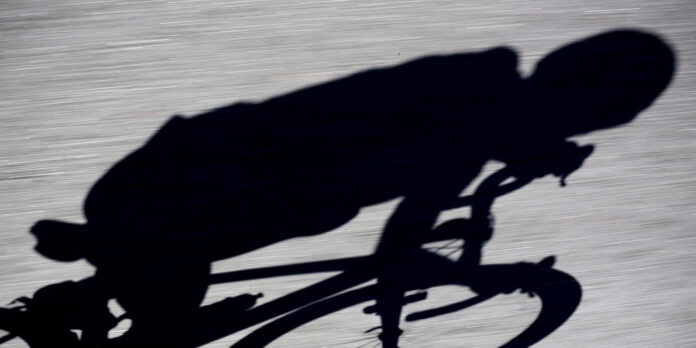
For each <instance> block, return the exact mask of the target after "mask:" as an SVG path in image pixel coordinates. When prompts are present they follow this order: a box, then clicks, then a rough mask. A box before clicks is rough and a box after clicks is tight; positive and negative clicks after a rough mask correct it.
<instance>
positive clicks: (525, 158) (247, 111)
mask: <svg viewBox="0 0 696 348" xmlns="http://www.w3.org/2000/svg"><path fill="white" fill-rule="evenodd" d="M673 69H674V57H673V54H672V51H671V49H670V48H669V47H668V46H667V45H666V44H665V43H664V42H662V41H661V40H660V39H659V38H657V37H656V36H653V35H651V34H646V33H642V32H638V31H629V30H622V31H612V32H609V33H605V34H601V35H598V36H594V37H590V38H588V39H585V40H583V41H579V42H576V43H573V44H570V45H567V46H564V47H562V48H560V49H558V50H556V51H554V52H552V53H551V54H549V55H548V56H546V57H545V58H544V59H542V60H541V61H540V62H539V63H538V65H537V67H536V69H535V71H534V73H533V75H532V76H531V77H530V78H527V79H522V78H521V77H520V75H519V73H518V71H517V57H516V54H515V52H514V51H512V50H510V49H508V48H495V49H492V50H489V51H485V52H480V53H468V54H455V55H447V56H431V57H426V58H422V59H417V60H414V61H410V62H407V63H405V64H402V65H398V66H394V67H390V68H383V69H375V70H369V71H366V72H361V73H358V74H355V75H351V76H348V77H345V78H342V79H339V80H336V81H331V82H328V83H324V84H320V85H317V86H313V87H310V88H306V89H302V90H299V91H296V92H293V93H290V94H286V95H282V96H279V97H276V98H272V99H270V100H267V101H265V102H262V103H258V104H251V103H238V104H234V105H231V106H227V107H223V108H220V109H217V110H213V111H211V112H208V113H205V114H202V115H198V116H195V117H192V118H183V117H179V116H176V117H174V118H172V119H171V120H169V121H168V122H167V123H166V124H165V125H164V126H162V128H161V129H160V130H159V131H158V132H157V133H156V134H155V135H154V136H153V137H152V138H151V139H150V140H149V141H148V142H147V143H146V144H145V145H144V146H143V147H142V148H140V149H138V150H137V151H135V152H133V153H132V154H130V155H129V156H127V157H126V158H124V159H123V160H122V161H120V162H118V163H117V164H116V165H114V167H113V168H111V169H110V170H109V171H108V172H107V173H106V174H105V175H104V176H103V177H102V178H101V179H100V180H99V181H98V182H97V183H96V184H95V185H94V187H93V188H92V190H91V191H90V193H89V195H88V197H87V199H86V201H85V205H84V210H85V214H86V217H87V223H86V224H70V223H65V222H58V221H39V222H38V223H37V224H36V225H35V226H34V227H33V228H32V233H33V234H35V235H36V237H37V240H38V245H37V247H36V250H37V251H39V252H40V253H41V254H43V255H45V256H46V257H49V258H52V259H54V260H59V261H74V260H78V259H81V258H86V259H87V260H88V261H89V262H90V263H91V264H93V265H95V266H96V267H97V271H96V274H95V275H94V276H93V277H91V278H89V279H86V280H83V281H80V282H66V283H61V284H56V285H52V286H50V287H46V288H44V289H42V290H40V291H39V292H37V294H36V295H35V296H34V297H35V298H34V299H33V300H29V299H23V301H24V302H26V303H27V306H28V308H30V310H28V311H27V312H29V311H31V308H32V307H34V308H37V309H36V312H37V313H44V314H42V315H41V318H43V319H41V320H39V319H36V320H34V321H32V322H31V323H29V324H26V325H27V327H31V328H32V329H33V330H35V332H37V335H39V334H38V333H39V332H46V330H48V328H52V330H48V331H51V332H63V333H66V334H67V333H69V332H68V331H67V329H70V328H82V329H84V328H85V327H87V325H91V326H90V329H85V332H90V334H89V335H83V337H82V340H83V341H87V342H92V343H94V342H102V341H104V339H105V337H106V333H107V332H108V330H109V329H110V328H111V327H112V326H113V325H115V322H116V321H117V319H116V318H113V316H110V314H109V313H108V311H107V310H106V302H107V301H108V299H111V298H116V299H118V301H119V303H121V304H122V306H123V307H124V308H125V309H126V311H127V315H128V316H129V317H130V318H131V319H132V320H133V326H132V328H131V330H129V332H128V333H126V335H124V337H122V338H121V339H120V340H121V343H118V344H122V345H123V346H146V345H149V346H160V345H162V346H164V345H166V346H184V347H186V346H195V345H197V344H199V343H201V342H204V341H205V340H206V339H208V338H207V337H208V336H209V334H206V333H205V332H206V330H213V329H212V328H211V327H212V326H215V325H218V324H215V320H218V319H219V320H220V322H221V323H226V324H225V325H227V324H230V323H228V322H225V321H224V320H223V319H221V318H220V317H221V316H223V315H224V314H227V316H228V317H229V316H230V314H229V313H233V314H232V316H233V317H235V318H236V320H242V319H243V318H244V316H245V315H247V313H246V312H245V310H246V309H248V308H249V307H251V306H253V304H254V301H255V299H254V297H253V296H246V297H244V296H243V297H240V298H237V299H236V300H229V301H227V302H225V303H220V304H218V305H217V306H215V305H213V306H208V307H206V308H200V307H199V306H200V303H201V301H202V299H203V296H204V294H205V291H206V289H207V287H208V285H209V284H210V283H211V278H210V274H209V272H210V266H209V265H210V263H211V262H213V261H215V260H221V259H225V258H230V257H234V256H236V255H240V254H242V253H245V252H248V251H251V250H255V249H258V248H261V247H264V246H267V245H269V244H272V243H276V242H279V241H282V240H285V239H288V238H293V237H298V236H309V235H315V234H319V233H323V232H327V231H329V230H332V229H334V228H336V227H339V226H341V225H343V224H345V223H346V222H348V221H349V220H350V219H352V218H353V217H354V216H355V215H356V214H357V213H358V211H359V209H360V208H361V207H364V206H368V205H372V204H376V203H379V202H384V201H387V200H391V199H394V198H396V197H404V198H403V201H402V202H401V203H400V204H399V206H398V208H397V210H396V211H395V212H394V213H393V215H392V216H391V218H390V219H389V222H388V224H387V227H386V228H385V231H384V234H383V239H382V242H381V243H380V245H379V246H378V250H377V251H376V257H377V258H378V259H377V260H378V261H379V262H376V263H372V265H375V264H379V265H380V266H379V267H380V270H378V271H377V272H378V273H379V274H380V276H379V287H378V288H376V290H375V291H376V295H375V296H376V297H377V299H378V305H379V306H380V308H381V309H382V310H381V311H380V310H377V311H378V312H379V314H380V315H381V316H382V320H383V326H384V327H385V328H386V327H388V325H389V323H390V322H391V323H393V322H394V321H396V326H393V325H391V327H396V328H398V320H399V315H400V304H401V303H402V302H403V298H402V296H403V291H402V289H401V288H400V287H399V286H396V285H394V284H399V282H401V280H400V279H399V277H400V275H399V272H398V270H399V269H400V268H402V267H404V264H405V262H407V261H406V259H408V257H409V255H412V254H413V253H418V249H419V248H420V242H419V241H422V239H423V238H424V237H423V236H424V235H427V233H428V232H431V231H433V230H435V231H434V232H437V231H444V230H448V229H451V230H458V231H460V232H461V233H462V236H465V234H466V233H468V235H466V238H465V239H466V246H465V251H464V253H463V256H462V259H461V260H460V263H461V266H462V270H463V272H471V273H470V275H471V277H472V279H473V281H472V282H471V284H470V285H471V286H472V288H474V290H476V291H477V292H479V293H486V292H487V290H486V284H490V283H491V281H492V280H491V279H490V278H487V276H486V275H485V273H484V272H479V273H475V271H473V270H474V269H476V267H477V265H478V261H479V259H480V251H481V246H482V245H483V243H485V241H487V240H488V239H489V238H490V235H491V233H492V228H491V226H490V221H489V218H488V214H489V209H490V205H491V203H492V201H493V199H494V198H495V194H492V193H491V194H488V195H486V194H485V193H484V194H482V195H479V196H478V199H483V200H484V201H486V200H487V201H486V202H479V203H478V205H474V209H473V212H472V217H471V218H470V219H460V220H456V221H452V222H450V223H447V224H445V225H443V226H440V227H438V228H435V226H434V224H435V220H436V218H437V216H438V214H439V212H440V211H442V210H445V209H449V208H451V207H452V206H454V205H456V204H458V203H457V202H458V200H459V199H460V198H459V196H460V193H461V192H462V191H463V190H464V189H465V188H466V187H467V186H468V185H469V184H470V182H471V181H472V180H473V179H474V178H475V177H476V176H477V175H478V174H479V172H480V170H481V168H482V166H483V165H484V164H485V163H486V162H487V161H489V160H498V161H502V162H504V163H505V164H506V171H505V172H504V173H505V176H504V177H501V180H500V182H499V183H502V182H503V181H504V179H507V178H516V180H517V181H516V188H519V187H521V186H523V185H524V184H526V183H528V182H530V181H531V180H532V179H534V178H538V177H543V176H545V175H548V174H553V175H556V176H558V177H561V179H562V180H563V179H565V177H566V176H567V175H569V174H570V173H571V172H572V171H574V170H575V169H577V168H578V167H580V166H581V165H582V163H583V161H584V159H585V158H586V157H587V156H589V155H590V153H591V152H592V147H591V146H579V145H577V144H575V143H573V142H570V141H568V140H567V139H568V138H569V137H571V136H574V135H578V134H584V133H587V132H590V131H594V130H599V129H605V128H610V127H614V126H618V125H621V124H625V123H627V122H630V121H631V120H632V119H633V118H634V117H635V116H636V115H637V114H638V113H639V112H640V111H642V110H643V109H645V108H646V107H648V106H649V105H650V104H651V103H652V102H653V100H655V98H657V97H658V96H659V94H660V93H661V92H662V91H663V90H664V88H665V87H666V86H667V84H668V83H669V81H670V79H671V77H672V74H673ZM501 175H502V174H501ZM499 183H498V184H499ZM476 207H484V208H476ZM466 231H468V232H466ZM471 231H476V232H475V233H474V232H471ZM463 238H464V237H463ZM480 269H484V268H480ZM298 272H302V271H301V270H299V271H298ZM418 276H420V277H424V278H427V277H436V275H434V274H425V272H424V273H423V274H419V275H418ZM498 276H500V273H498ZM508 276H509V277H512V275H511V274H508ZM514 277H517V278H525V277H529V278H530V279H531V278H533V277H534V276H533V275H531V274H527V275H525V274H516V275H515V276H514ZM477 279H478V282H477V281H476V280H477ZM517 283H519V282H517ZM517 283H515V284H517ZM315 290H316V289H313V290H312V291H315ZM510 290H514V289H510ZM316 291H319V290H316ZM316 291H315V292H316ZM42 292H43V295H42ZM309 292H311V291H309V290H308V292H307V293H309ZM319 292H321V291H319ZM558 296H561V298H560V299H561V300H562V296H563V295H558ZM568 296H576V297H578V300H579V293H577V294H572V295H568ZM40 298H46V299H48V300H46V301H43V302H44V303H52V302H60V303H61V304H62V307H61V306H53V307H52V306H51V305H43V306H41V305H40V302H41V301H40V300H39V299H40ZM66 298H68V299H73V300H63V299H66ZM293 299H294V298H289V299H287V302H288V303H289V302H292V301H293ZM61 301H62V302H61ZM66 304H69V306H67V305H66ZM66 306H67V307H66ZM390 306H391V310H387V309H385V308H390ZM281 307H282V306H281ZM395 307H398V308H396V309H395ZM40 308H44V309H43V312H41V311H42V310H41V309H40ZM46 308H48V309H46ZM72 308H77V309H72ZM573 308H574V307H573ZM450 309H451V308H450ZM447 310H448V309H442V311H443V312H444V311H447ZM571 312H572V311H571ZM308 313H310V312H308ZM307 315H309V316H310V317H311V316H312V315H313V314H307ZM568 315H569V314H568ZM201 318H208V319H210V320H209V321H207V323H208V324H209V326H205V325H202V324H201V321H202V319H201ZM42 320H44V321H43V322H42ZM228 321H229V319H228ZM49 322H50V323H51V324H49ZM57 323H60V325H59V324H57ZM219 325H222V324H219ZM61 330H63V331H61ZM231 330H234V329H231ZM384 331H385V332H383V333H382V335H384V336H388V335H393V336H395V337H398V332H396V330H393V331H394V332H386V331H388V330H386V329H385V330H384ZM542 336H543V335H542ZM536 339H541V337H538V338H536ZM37 342H38V341H37ZM260 342H261V341H254V340H251V341H248V342H247V343H248V345H249V346H255V345H261V343H260ZM385 342H386V341H385ZM531 343H533V342H532V341H530V344H531ZM41 344H42V343H36V346H40V345H41ZM114 344H117V343H114ZM385 345H386V344H385ZM393 346H396V343H395V341H394V343H393Z"/></svg>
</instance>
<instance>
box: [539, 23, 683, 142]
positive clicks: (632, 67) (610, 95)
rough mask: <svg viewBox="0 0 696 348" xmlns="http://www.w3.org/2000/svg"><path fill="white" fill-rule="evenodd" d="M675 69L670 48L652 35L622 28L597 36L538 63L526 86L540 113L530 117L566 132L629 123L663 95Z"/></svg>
mask: <svg viewBox="0 0 696 348" xmlns="http://www.w3.org/2000/svg"><path fill="white" fill-rule="evenodd" d="M673 71H674V55H673V53H672V50H671V49H670V47H668V46H667V45H666V44H665V42H664V41H662V40H660V39H659V38H658V37H656V36H654V35H651V34H646V33H643V32H638V31H630V30H618V31H612V32H608V33H604V34H600V35H597V36H593V37H590V38H588V39H585V40H582V41H578V42H575V43H573V44H570V45H567V46H564V47H562V48H560V49H558V50H556V51H554V52H552V53H551V54H549V55H547V56H546V57H544V58H543V59H542V60H541V61H540V62H539V63H538V64H537V66H536V69H535V71H534V73H533V75H532V76H531V77H530V78H529V79H528V86H529V88H530V90H531V92H530V93H533V95H530V100H532V101H533V102H534V103H535V105H534V106H533V109H537V110H539V113H538V115H530V116H532V117H533V118H534V119H535V120H534V121H535V122H540V123H542V124H547V125H548V126H547V127H549V131H551V132H555V133H557V134H563V135H566V136H567V135H575V134H581V133H586V132H589V131H593V130H598V129H604V128H609V127H614V126H617V125H620V124H623V123H627V122H630V121H631V120H633V118H634V117H635V116H636V115H637V114H638V113H639V112H640V111H642V110H643V109H645V108H647V107H648V106H649V105H650V104H651V103H652V102H653V101H654V100H655V98H657V96H659V95H660V93H662V91H663V90H664V89H665V87H666V86H667V84H668V83H669V81H670V80H671V78H672V75H673ZM534 95H536V96H537V97H534Z"/></svg>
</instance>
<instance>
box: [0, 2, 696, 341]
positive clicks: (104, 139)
mask: <svg viewBox="0 0 696 348" xmlns="http://www.w3.org/2000/svg"><path fill="white" fill-rule="evenodd" d="M694 18H696V2H693V1H688V0H680V1H677V0H667V1H643V0H640V1H625V0H622V1H581V2H568V1H548V0H547V1H527V2H518V1H466V2H462V1H294V0H292V1H290V0H288V1H282V2H281V1H266V0H258V1H148V2H140V1H132V2H128V1H122V2H118V1H97V0H95V1H82V0H79V1H75V0H68V1H60V2H53V1H34V0H21V1H15V0H4V1H2V3H0V122H1V123H0V125H1V126H0V224H2V233H1V234H0V302H9V301H10V300H12V299H14V298H16V297H19V296H24V295H31V294H32V293H33V292H34V291H35V290H37V289H38V288H40V287H42V286H45V285H48V284H51V283H55V282H58V281H63V280H67V279H73V280H77V279H81V278H83V277H86V276H88V275H90V274H91V273H92V272H93V268H92V267H91V266H89V265H88V264H87V263H84V262H77V263H57V262H52V261H50V260H47V259H45V258H43V257H41V256H40V255H38V254H37V253H36V252H34V251H33V249H32V248H33V244H34V240H33V238H32V237H31V236H30V235H29V234H28V228H29V227H30V226H31V225H32V224H33V223H34V222H35V221H37V220H39V219H45V218H54V219H61V220H67V221H78V222H79V221H83V220H84V218H83V216H82V212H81V204H82V200H83V199H84V197H85V195H86V193H87V192H88V190H89V188H90V186H91V185H92V184H93V183H94V182H95V181H96V180H97V179H98V178H99V177H100V176H101V175H102V174H103V173H104V172H105V171H106V170H107V169H108V168H109V167H110V166H111V165H112V164H113V163H114V162H115V161H117V160H118V159H120V158H122V157H123V156H125V155H126V154H128V153H129V152H131V151H132V150H134V149H135V148H137V147H138V146H140V145H141V144H142V143H143V142H144V141H145V140H147V139H148V138H149V136H150V135H151V134H152V133H153V132H154V131H155V130H156V129H157V128H158V127H159V126H161V124H162V123H163V122H165V121H166V120H167V119H168V118H169V117H171V116H172V115H174V114H183V115H195V114H197V113H200V112H202V111H204V110H207V109H211V108H215V107H219V106H222V105H227V104H230V103H233V102H238V101H241V100H263V99H264V98H267V97H270V96H274V95H278V94H281V93H285V92H289V91H292V90H294V89H296V88H299V87H303V86H307V85H311V84H315V83H318V82H322V81H327V80H331V79H335V78H339V77H342V76H345V75H347V74H349V73H352V72H357V71H361V70H364V69H368V68H374V67H379V66H388V65H393V64H398V63H400V62H404V61H407V60H409V59H412V58H416V57H422V56H426V55H431V54H438V53H455V52H472V51H478V50H483V49H488V48H492V47H496V46H508V47H511V48H513V49H514V50H516V51H517V53H518V55H519V58H520V70H521V71H523V72H525V73H528V72H529V71H531V70H532V69H533V66H534V63H535V62H536V61H537V60H538V59H540V58H541V57H543V56H544V55H545V54H547V53H549V52H550V51H551V50H553V49H554V48H557V47H560V46H562V45H564V44H566V43H569V42H572V41H575V40H578V39H581V38H584V37H587V36H590V35H593V34H596V33H600V32H604V31H607V30H610V29H616V28H637V29H642V30H646V31H649V32H652V33H656V34H658V35H660V36H661V37H663V38H664V39H665V40H666V41H667V42H669V43H670V44H671V45H672V47H673V48H674V49H675V51H676V54H677V59H678V66H677V72H676V75H675V78H674V80H673V81H672V83H671V85H670V86H669V87H668V89H667V90H666V92H665V93H664V94H663V95H662V96H661V97H660V98H659V99H658V100H657V101H656V102H655V103H654V104H653V105H652V106H651V107H650V108H649V109H648V110H646V111H645V112H643V113H642V114H641V115H640V116H639V117H638V118H637V120H636V121H634V122H632V123H630V124H629V125H627V126H624V127H620V128H616V129H612V130H608V131H603V132H598V133H596V134H591V135H588V136H584V137H581V138H578V139H577V140H578V141H579V142H580V143H594V144H596V145H597V148H596V151H595V153H594V154H593V156H592V157H591V158H590V159H589V160H588V161H587V162H586V165H585V166H584V167H583V168H582V169H581V170H579V171H578V172H577V173H575V174H574V175H573V176H571V177H570V178H569V186H568V187H565V188H559V186H558V183H557V181H556V180H554V179H551V178H546V179H542V180H539V181H538V182H535V183H534V184H532V185H530V186H528V187H526V188H524V189H523V190H521V191H519V192H516V193H513V194H511V195H509V196H506V197H504V198H502V199H500V200H499V201H497V202H496V206H495V213H496V218H497V220H496V221H497V224H496V234H495V236H494V237H493V240H492V241H491V242H490V243H489V244H488V246H487V247H486V249H485V255H484V262H486V263H499V262H518V261H538V260H540V259H542V258H543V257H545V256H547V255H556V256H557V258H558V262H557V268H558V269H561V270H563V271H565V272H568V273H569V274H572V275H573V276H574V277H576V278H577V279H578V280H579V281H580V283H581V284H582V286H583V291H584V297H583V301H582V303H581V305H580V307H579V309H578V310H577V312H576V313H575V314H574V315H573V317H572V318H571V319H570V320H569V321H568V322H567V323H566V324H565V325H564V326H562V327H561V328H560V329H559V330H557V331H556V332H555V333H553V334H552V335H551V336H550V337H548V338H547V339H545V340H544V341H542V342H541V343H540V344H538V345H537V346H538V347H694V346H696V333H695V332H696V331H694V327H696V301H695V300H696V292H694V290H693V289H694V288H696V258H694V256H693V252H694V250H696V238H695V237H694V235H695V234H694V227H695V226H696V214H695V213H694V206H695V204H696V188H695V187H694V184H695V183H696V180H695V179H694V175H693V173H694V172H695V171H696V155H695V154H694V151H693V149H694V148H695V147H696V117H694V114H693V113H694V111H693V110H694V107H696V98H695V97H694V95H695V94H694V91H696V58H695V55H694V54H695V52H696V26H695V24H696V23H695V20H694ZM495 166H496V164H491V168H493V167H495ZM396 203H397V201H392V202H387V203H384V204H381V205H378V206H373V207H367V208H365V209H363V210H362V211H361V214H360V215H359V216H358V217H357V218H356V219H355V220H353V221H351V222H350V223H349V224H347V225H345V226H342V227H341V228H339V229H337V230H335V231H332V232H329V233H327V234H324V235H321V236H318V237H312V238H306V239H295V240H290V241H288V242H284V243H281V244H277V245H274V246H271V247H268V248H265V249H262V250H258V251H255V252H253V253H250V254H247V255H244V256H242V257H240V258H238V259H234V260H228V261H225V262H219V263H216V264H215V265H214V270H215V272H222V271H226V270H233V269H239V268H242V267H244V268H247V267H260V266H269V265H280V264H286V263H292V262H302V261H310V260H322V259H329V258H335V257H343V256H352V255H364V254H368V253H370V252H371V251H372V250H373V248H374V244H375V242H376V240H377V238H378V237H379V232H380V231H381V229H382V227H383V225H384V222H385V221H386V218H387V217H388V216H389V214H390V213H391V212H392V210H393V208H394V206H395V204H396ZM461 213H466V212H447V213H446V214H443V216H442V219H443V220H444V219H446V218H448V217H453V216H456V214H461ZM326 276H328V274H319V275H316V274H315V275H309V276H298V277H284V278H277V279H268V280H261V281H253V282H251V281H250V282H243V283H235V284H226V285H217V286H213V287H212V288H211V289H210V290H209V293H208V298H207V299H206V303H210V302H214V301H216V300H219V299H222V298H224V297H226V296H234V295H237V294H239V293H246V292H264V294H265V295H266V296H265V297H264V298H263V301H268V300H270V299H273V298H276V297H278V296H280V295H282V294H284V293H287V292H289V291H291V290H293V289H299V288H301V287H302V286H305V285H308V284H311V283H313V282H315V281H317V280H320V279H323V278H325V277H326ZM469 295H470V293H469V292H468V291H467V290H466V289H459V288H454V287H442V288H437V289H434V290H433V291H431V293H430V299H429V300H428V301H426V302H423V303H418V304H414V305H413V306H412V307H411V306H409V307H407V309H406V312H407V313H409V312H411V311H415V310H417V309H419V308H421V309H424V308H430V307H434V306H436V305H438V304H447V303H451V302H454V301H458V300H461V299H464V298H465V297H466V296H469ZM538 308H539V304H538V302H537V301H536V300H535V299H527V298H525V297H523V296H520V295H519V294H514V295H507V296H499V297H497V298H495V299H493V300H491V301H488V302H486V303H484V304H480V305H478V306H476V307H474V308H471V309H468V310H466V311H462V312H457V313H453V314H450V315H445V316H441V317H437V318H433V319H430V320H425V321H422V322H415V323H409V324H407V325H404V327H403V328H404V329H405V330H406V332H405V334H404V337H403V340H402V342H403V347H461V346H467V347H495V346H497V345H499V344H502V343H503V342H505V341H506V340H507V339H508V338H510V337H512V336H514V335H515V334H516V333H517V332H519V331H520V330H521V329H522V328H524V327H525V325H527V324H529V323H530V322H531V321H532V320H533V318H534V316H535V314H536V311H537V310H538ZM361 309H362V307H355V308H350V309H347V310H344V311H341V312H338V313H335V314H333V315H330V316H328V317H326V318H323V319H321V320H318V321H316V322H313V323H311V324H308V325H306V326H303V327H301V328H299V329H297V330H295V331H293V332H292V333H290V334H288V335H287V336H285V337H283V338H282V339H280V340H278V341H277V342H275V343H274V344H275V346H277V347H359V346H363V345H364V346H363V347H371V346H374V345H376V344H377V341H375V339H376V337H375V336H376V334H375V333H374V332H371V333H364V332H365V330H367V329H369V328H372V327H374V326H377V325H378V318H377V317H375V316H366V315H364V314H362V311H361ZM245 332H248V331H245ZM243 334H244V332H242V333H238V334H235V335H233V336H230V337H226V338H223V339H220V340H219V341H217V342H214V343H212V344H210V345H209V347H224V346H229V345H230V344H231V343H233V342H235V341H236V340H237V339H239V338H240V337H242V335H243ZM7 346H8V347H22V342H20V341H18V340H13V341H10V342H9V343H8V344H7Z"/></svg>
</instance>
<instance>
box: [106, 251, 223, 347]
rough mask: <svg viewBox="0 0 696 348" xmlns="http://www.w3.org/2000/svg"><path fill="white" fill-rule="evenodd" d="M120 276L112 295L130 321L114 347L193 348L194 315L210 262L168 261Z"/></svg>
mask: <svg viewBox="0 0 696 348" xmlns="http://www.w3.org/2000/svg"><path fill="white" fill-rule="evenodd" d="M163 266H166V268H165V267H154V266H153V265H147V266H145V267H143V268H141V269H137V270H133V271H131V272H129V274H128V275H125V276H120V277H122V278H121V279H120V280H122V281H121V282H120V284H119V285H118V290H117V295H116V298H117V300H118V301H119V303H120V304H121V305H122V306H123V308H124V309H125V310H126V313H127V315H128V317H129V318H130V319H131V320H132V326H131V328H130V329H129V330H128V332H126V334H124V335H123V336H122V337H121V338H119V339H118V340H116V343H117V344H116V345H117V346H123V347H136V346H138V347H146V346H150V347H155V346H167V347H193V346H195V345H194V344H193V343H192V342H194V341H195V340H194V339H193V338H194V337H193V336H192V334H193V332H192V328H193V326H194V324H195V323H194V322H193V321H194V318H196V314H197V311H198V309H199V306H200V303H201V302H202V301H203V297H204V296H205V292H206V290H207V288H208V275H209V272H210V265H209V264H207V263H205V264H203V263H201V264H183V263H178V262H176V261H174V262H169V263H167V264H166V265H163Z"/></svg>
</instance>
